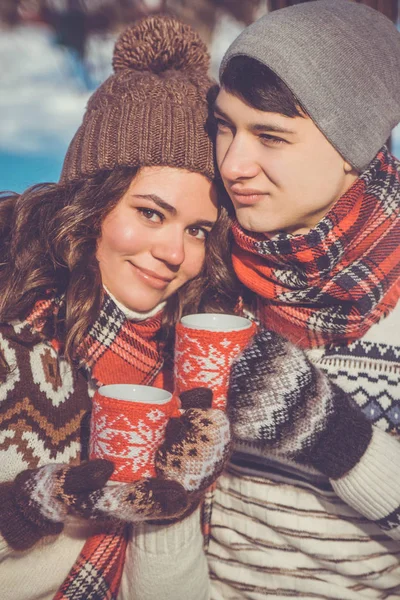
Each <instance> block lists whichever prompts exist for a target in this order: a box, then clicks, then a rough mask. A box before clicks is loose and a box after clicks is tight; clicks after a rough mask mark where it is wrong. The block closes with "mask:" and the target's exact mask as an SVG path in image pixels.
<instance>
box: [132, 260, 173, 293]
mask: <svg viewBox="0 0 400 600" xmlns="http://www.w3.org/2000/svg"><path fill="white" fill-rule="evenodd" d="M130 264H131V265H132V267H133V269H134V271H135V273H136V274H137V275H138V276H139V277H140V278H141V279H142V280H143V281H144V282H145V283H146V284H147V285H150V286H151V287H153V288H156V289H158V290H164V289H165V288H166V287H168V285H169V284H170V283H171V281H172V278H170V277H169V278H168V277H163V276H162V275H158V274H157V273H154V271H149V270H148V269H143V268H142V267H137V266H136V265H134V264H133V263H130Z"/></svg>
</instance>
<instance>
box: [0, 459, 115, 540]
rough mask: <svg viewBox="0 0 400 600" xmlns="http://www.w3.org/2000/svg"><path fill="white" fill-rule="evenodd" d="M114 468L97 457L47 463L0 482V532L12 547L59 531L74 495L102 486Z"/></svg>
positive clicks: (74, 497)
mask: <svg viewBox="0 0 400 600" xmlns="http://www.w3.org/2000/svg"><path fill="white" fill-rule="evenodd" d="M113 470H114V466H113V464H112V463H111V462H109V461H107V460H101V459H98V460H92V461H89V462H87V463H84V464H82V465H79V466H77V467H69V466H68V465H60V464H50V465H45V466H44V467H40V468H38V469H28V470H26V471H22V472H21V473H19V474H18V475H17V477H16V478H15V480H14V481H13V482H7V483H2V484H1V485H0V533H1V534H2V536H3V537H4V539H5V540H6V541H7V543H8V544H9V545H10V546H11V547H12V548H14V549H15V550H27V549H28V548H30V547H31V546H33V545H34V544H35V543H36V542H37V541H38V540H40V539H41V538H42V537H44V536H46V535H55V534H58V533H60V532H61V531H62V529H63V527H64V524H63V522H64V521H65V518H66V516H67V514H68V513H69V511H70V509H71V507H72V506H73V505H74V504H75V502H76V499H77V497H78V496H80V495H81V494H87V493H88V492H92V491H93V490H96V489H98V488H101V487H103V486H104V485H105V483H106V482H107V480H108V479H109V477H110V476H111V474H112V472H113Z"/></svg>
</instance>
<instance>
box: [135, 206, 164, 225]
mask: <svg viewBox="0 0 400 600" xmlns="http://www.w3.org/2000/svg"><path fill="white" fill-rule="evenodd" d="M137 210H138V211H139V213H140V214H141V215H142V216H143V217H144V218H145V219H146V220H147V221H151V222H152V223H162V222H163V220H164V215H163V214H161V213H159V212H158V211H156V210H153V209H152V208H144V207H143V208H138V209H137Z"/></svg>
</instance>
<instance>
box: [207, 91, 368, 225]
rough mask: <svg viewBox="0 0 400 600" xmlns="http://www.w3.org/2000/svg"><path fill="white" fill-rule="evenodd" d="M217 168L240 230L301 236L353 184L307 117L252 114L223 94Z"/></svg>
mask: <svg viewBox="0 0 400 600" xmlns="http://www.w3.org/2000/svg"><path fill="white" fill-rule="evenodd" d="M215 116H216V119H217V124H218V130H217V162H218V167H219V170H220V172H221V176H222V179H223V181H224V184H225V187H226V189H227V191H228V194H229V196H230V198H231V200H232V202H233V205H234V207H235V210H236V216H237V219H238V221H239V223H240V224H241V226H242V227H243V228H244V229H247V230H249V231H255V232H259V233H268V234H275V233H278V232H280V231H285V232H287V233H291V234H304V233H307V232H308V231H309V230H310V229H311V228H312V227H314V226H315V225H316V224H317V223H318V222H319V221H320V220H321V218H322V217H323V216H324V215H325V214H326V213H327V212H328V210H329V209H330V208H331V207H332V206H333V204H334V203H335V202H336V200H338V198H340V196H342V194H343V193H344V192H345V191H346V190H347V189H348V188H349V187H350V186H351V185H352V183H353V182H354V181H355V180H356V179H357V176H358V175H357V173H356V172H355V171H354V170H353V168H352V167H351V165H350V164H349V163H347V162H346V161H345V160H344V159H343V158H342V157H341V155H340V154H339V153H338V152H337V151H336V150H335V148H334V147H333V146H332V145H331V144H330V143H329V142H328V140H327V139H326V138H325V136H324V135H323V134H322V133H321V131H320V130H319V129H318V128H317V127H316V125H315V124H314V122H313V121H312V120H311V119H310V118H309V117H307V116H304V117H303V116H298V117H286V116H284V115H281V114H278V113H270V112H264V111H261V110H257V109H255V108H252V107H251V106H249V105H248V104H246V103H245V102H244V101H243V100H241V99H240V98H238V97H237V96H234V95H233V94H230V93H228V92H227V91H226V90H225V89H223V88H222V90H221V91H220V93H219V95H218V98H217V101H216V106H215Z"/></svg>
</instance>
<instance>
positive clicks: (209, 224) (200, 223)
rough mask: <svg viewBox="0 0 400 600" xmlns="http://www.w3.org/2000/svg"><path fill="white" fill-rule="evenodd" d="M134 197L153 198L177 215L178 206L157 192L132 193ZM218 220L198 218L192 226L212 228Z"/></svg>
mask: <svg viewBox="0 0 400 600" xmlns="http://www.w3.org/2000/svg"><path fill="white" fill-rule="evenodd" d="M132 198H142V199H144V200H151V201H152V202H154V204H157V206H159V207H160V208H163V209H164V210H166V211H167V212H169V214H170V215H172V216H175V215H176V214H177V210H176V208H175V207H174V206H171V204H168V202H165V200H163V199H162V198H160V196H157V194H132ZM216 222H217V220H215V221H209V220H207V219H198V220H197V221H194V223H193V224H192V227H210V228H212V227H214V225H215V223H216Z"/></svg>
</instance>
